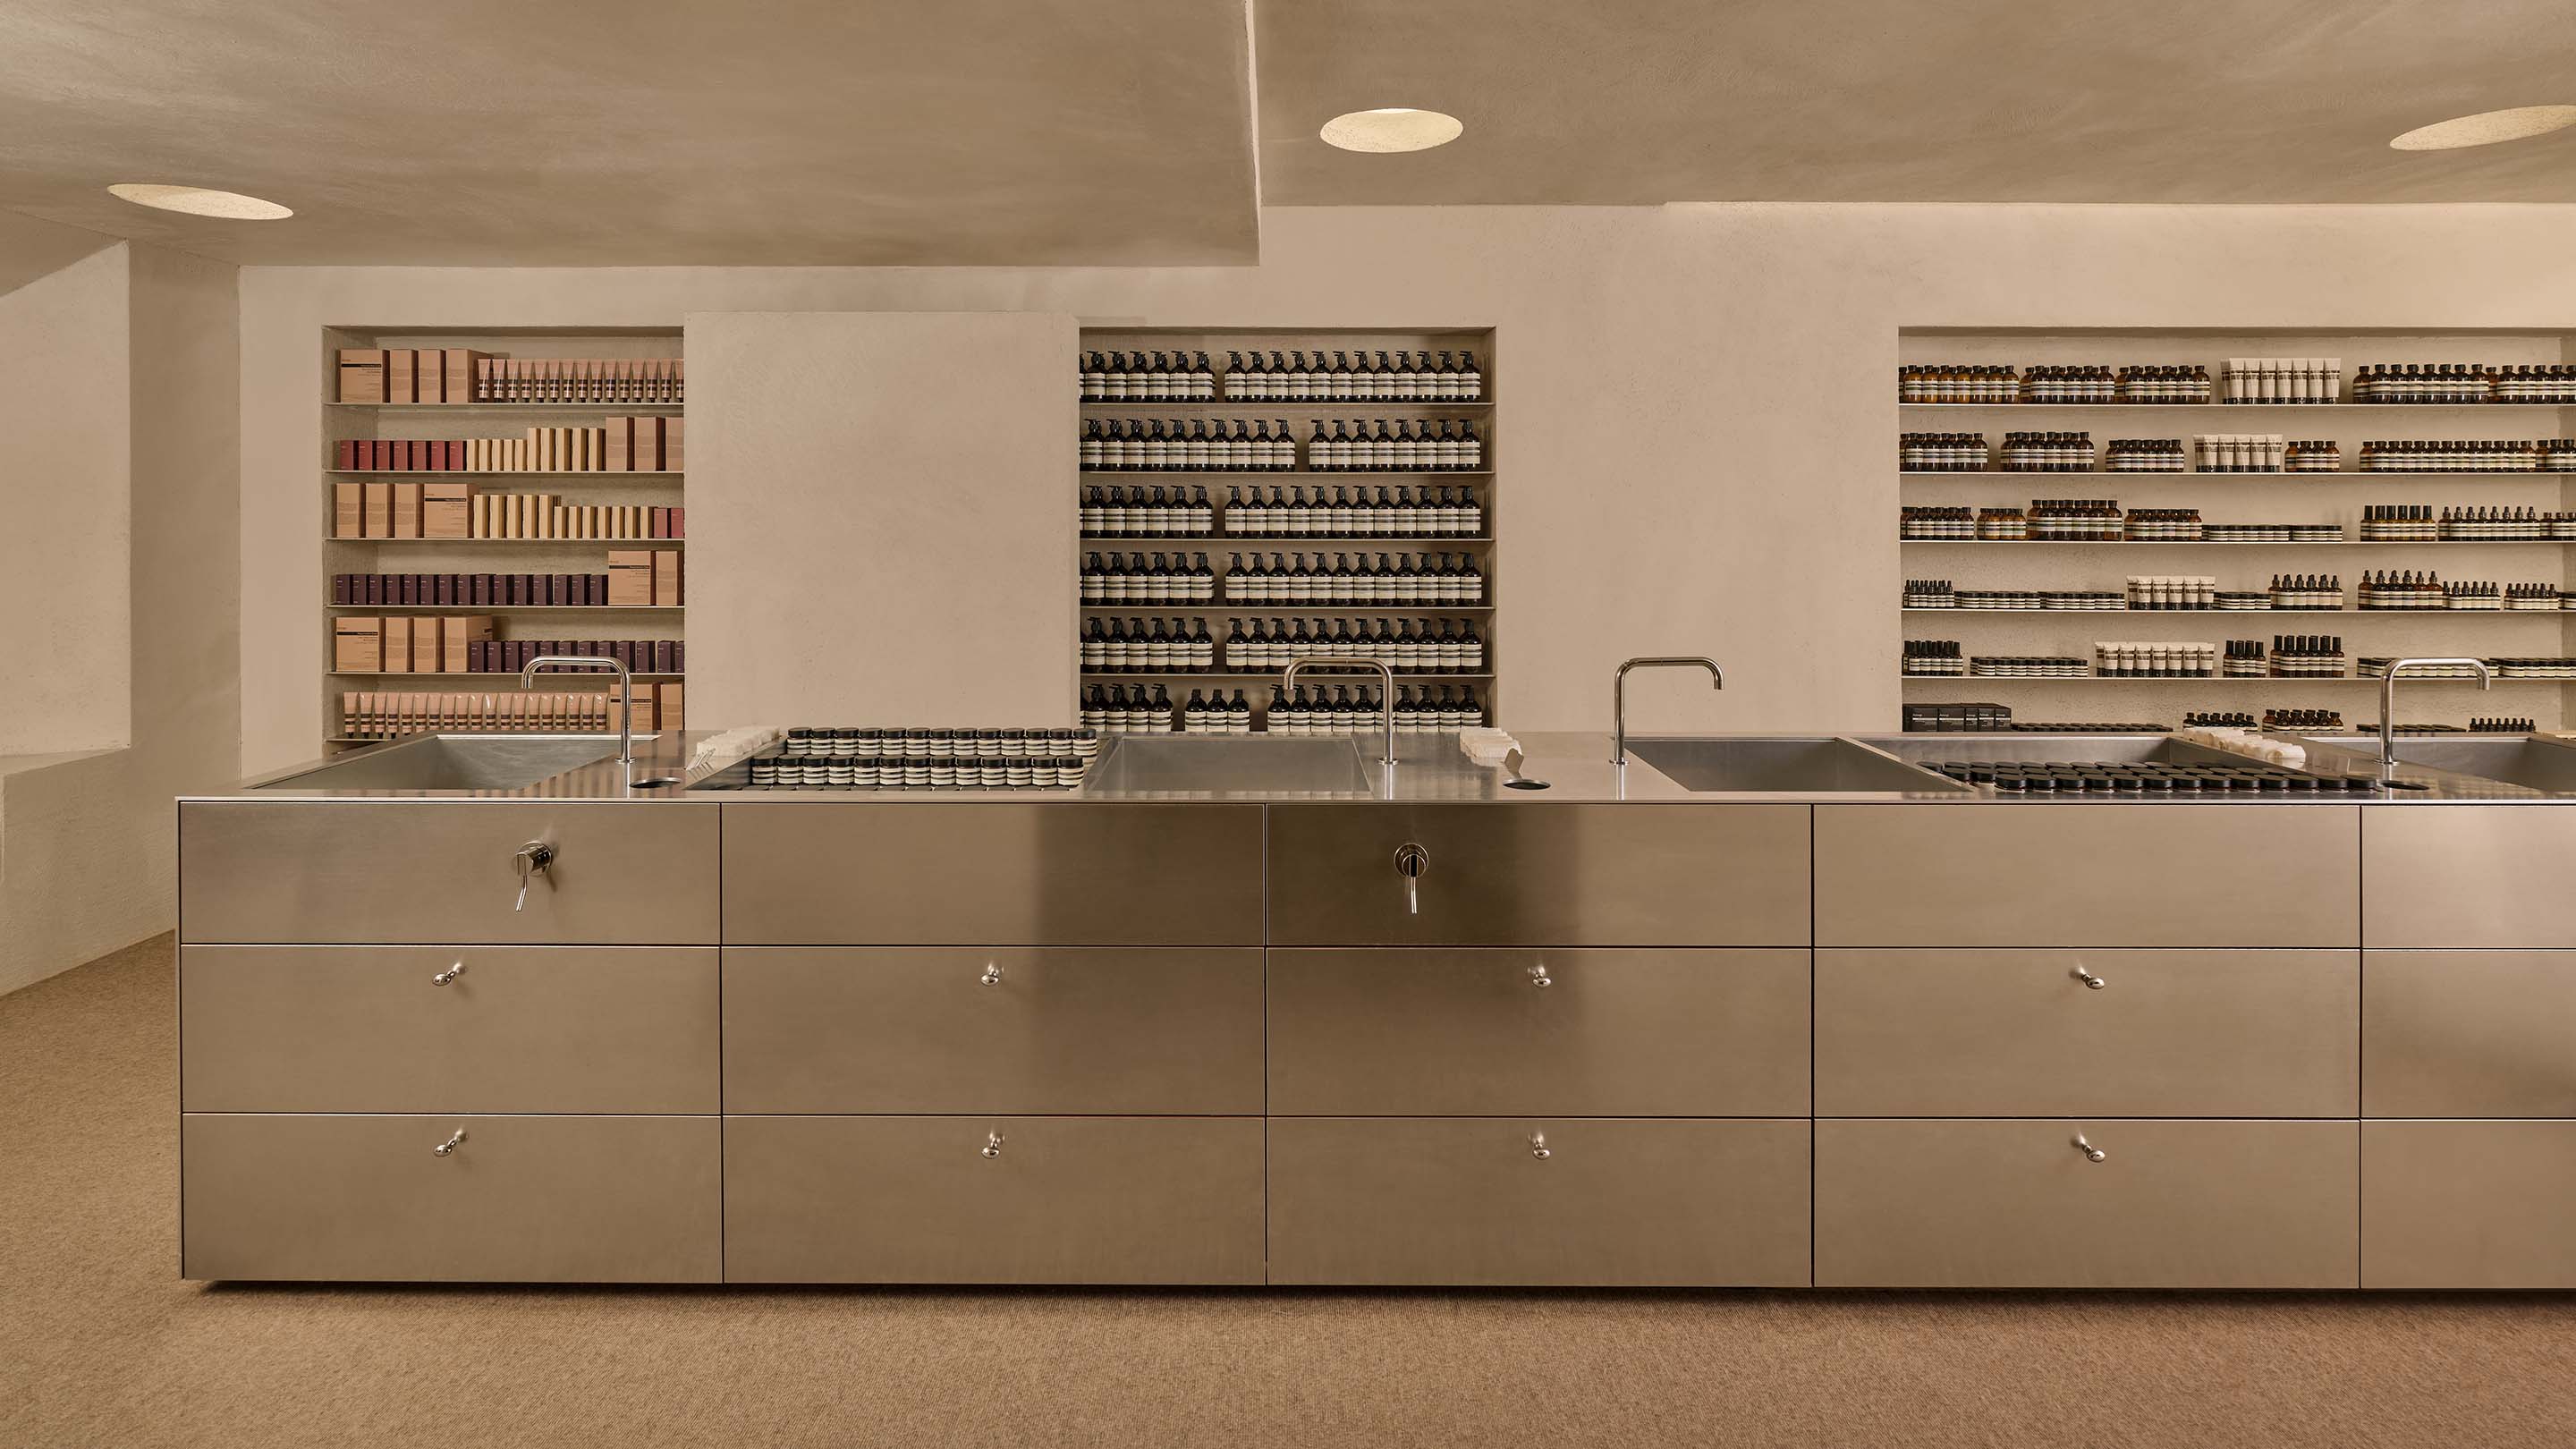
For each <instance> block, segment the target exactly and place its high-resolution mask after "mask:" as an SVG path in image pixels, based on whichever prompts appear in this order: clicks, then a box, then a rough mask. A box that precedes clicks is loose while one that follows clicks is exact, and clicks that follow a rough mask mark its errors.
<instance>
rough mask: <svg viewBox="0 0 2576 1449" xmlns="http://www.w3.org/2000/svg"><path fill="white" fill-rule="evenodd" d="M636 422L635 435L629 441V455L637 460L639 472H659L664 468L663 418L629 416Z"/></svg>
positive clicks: (632, 421)
mask: <svg viewBox="0 0 2576 1449" xmlns="http://www.w3.org/2000/svg"><path fill="white" fill-rule="evenodd" d="M627 421H628V422H630V423H632V424H634V429H633V434H634V435H633V436H632V437H631V438H630V439H629V440H628V442H627V452H628V456H630V457H632V458H633V459H634V460H635V471H636V472H638V473H658V472H660V471H661V469H662V420H661V419H660V418H629V419H627Z"/></svg>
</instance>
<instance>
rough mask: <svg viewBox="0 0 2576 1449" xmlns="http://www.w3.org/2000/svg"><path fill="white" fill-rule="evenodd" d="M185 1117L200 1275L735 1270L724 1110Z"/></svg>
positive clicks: (191, 1269)
mask: <svg viewBox="0 0 2576 1449" xmlns="http://www.w3.org/2000/svg"><path fill="white" fill-rule="evenodd" d="M180 1124H181V1125H180V1144H181V1151H182V1154H183V1160H182V1169H181V1180H182V1184H183V1194H184V1197H183V1202H184V1208H183V1219H182V1224H181V1228H180V1237H181V1244H182V1259H183V1264H182V1269H181V1272H182V1274H183V1276H186V1277H189V1278H244V1279H249V1278H277V1279H308V1280H309V1279H343V1278H345V1279H379V1280H385V1281H393V1282H424V1283H426V1282H439V1283H464V1282H480V1283H499V1282H528V1283H712V1282H715V1281H716V1280H717V1278H718V1276H719V1273H720V1259H719V1257H718V1255H719V1253H720V1252H721V1251H722V1242H721V1237H722V1234H721V1229H720V1225H719V1219H718V1212H719V1210H720V1208H721V1202H720V1191H719V1187H718V1178H719V1176H720V1173H721V1158H722V1155H723V1154H722V1150H721V1147H720V1145H719V1139H718V1133H717V1119H715V1118H713V1117H284V1116H263V1117H253V1116H224V1115H212V1116H210V1115H206V1114H203V1113H190V1114H188V1115H187V1116H185V1117H182V1118H181V1119H180ZM459 1131H462V1132H463V1133H464V1134H465V1135H464V1138H463V1140H461V1141H457V1142H456V1143H455V1145H454V1147H453V1148H451V1149H450V1150H449V1151H448V1152H447V1153H446V1154H445V1155H444V1156H442V1155H439V1154H438V1153H437V1152H436V1149H437V1148H438V1147H439V1146H440V1145H441V1144H443V1143H446V1142H449V1141H450V1140H451V1134H454V1133H456V1132H459Z"/></svg>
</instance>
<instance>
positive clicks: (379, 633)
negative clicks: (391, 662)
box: [331, 615, 385, 674]
mask: <svg viewBox="0 0 2576 1449" xmlns="http://www.w3.org/2000/svg"><path fill="white" fill-rule="evenodd" d="M331 667H332V668H333V669H336V670H338V671H340V672H341V673H343V674H373V673H375V672H376V671H377V670H380V669H382V668H384V667H385V621H384V620H382V619H378V618H374V617H372V616H369V617H360V618H353V617H348V616H345V615H344V616H342V617H341V618H337V619H334V620H332V621H331Z"/></svg>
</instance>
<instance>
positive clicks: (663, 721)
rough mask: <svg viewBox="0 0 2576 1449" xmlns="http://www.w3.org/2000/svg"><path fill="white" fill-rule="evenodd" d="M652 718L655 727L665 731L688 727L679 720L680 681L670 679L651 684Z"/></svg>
mask: <svg viewBox="0 0 2576 1449" xmlns="http://www.w3.org/2000/svg"><path fill="white" fill-rule="evenodd" d="M653 718H654V719H655V720H657V721H659V723H658V725H657V726H656V728H658V729H661V730H663V731H665V732H670V731H677V730H682V729H686V728H688V726H686V725H684V724H682V723H681V722H680V683H679V681H678V680H670V681H667V682H665V683H662V684H657V685H655V686H653Z"/></svg>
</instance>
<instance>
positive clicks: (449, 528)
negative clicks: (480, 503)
mask: <svg viewBox="0 0 2576 1449" xmlns="http://www.w3.org/2000/svg"><path fill="white" fill-rule="evenodd" d="M473 527H474V485H473V484H471V483H423V484H422V485H420V536H421V537H423V538H471V537H473V536H474V535H473Z"/></svg>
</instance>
